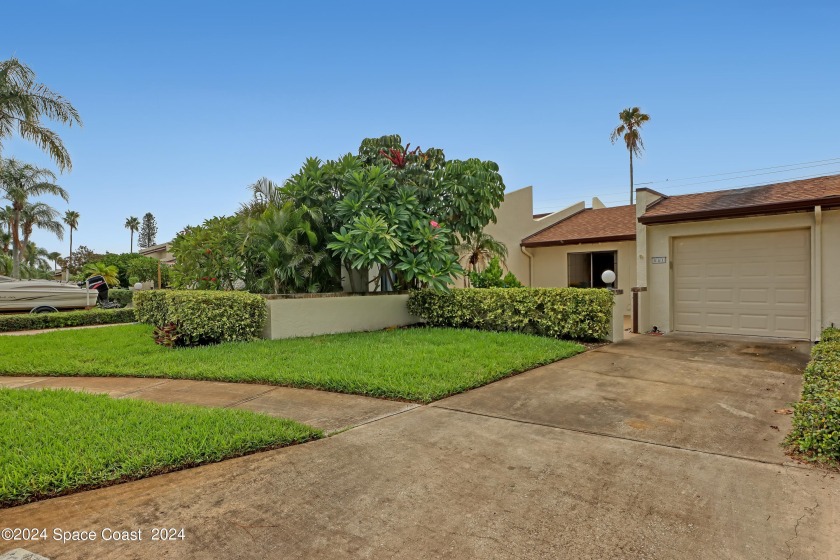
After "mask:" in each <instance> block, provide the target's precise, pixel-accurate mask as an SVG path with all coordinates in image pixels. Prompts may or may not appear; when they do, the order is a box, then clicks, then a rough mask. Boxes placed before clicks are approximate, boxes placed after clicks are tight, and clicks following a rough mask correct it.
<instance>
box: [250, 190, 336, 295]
mask: <svg viewBox="0 0 840 560" xmlns="http://www.w3.org/2000/svg"><path fill="white" fill-rule="evenodd" d="M322 223H323V216H322V214H321V211H320V210H318V209H309V208H307V207H305V206H301V207H295V205H294V204H293V203H292V202H286V203H285V204H283V205H282V206H276V205H273V204H272V205H269V206H268V207H267V208H266V209H265V210H264V211H263V212H262V213H261V214H260V215H258V216H256V217H254V218H249V219H248V220H247V231H248V233H247V237H246V240H245V249H244V253H245V256H246V259H245V260H246V263H247V265H248V266H247V267H246V268H247V271H248V273H247V276H246V283H247V284H248V285H249V286H250V287H251V288H252V289H253V288H256V291H258V292H261V293H273V294H281V293H296V292H320V291H323V289H324V288H326V287H330V288H336V287H338V286H337V282H335V281H334V279H335V278H336V275H337V272H338V270H337V269H338V267H337V266H336V263H335V260H334V259H333V258H332V256H331V255H330V253H329V252H328V251H327V250H326V248H325V247H324V244H323V243H322V240H321V239H319V237H318V231H319V230H320V229H321V228H320V226H321V225H322Z"/></svg>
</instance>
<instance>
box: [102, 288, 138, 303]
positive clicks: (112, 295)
mask: <svg viewBox="0 0 840 560" xmlns="http://www.w3.org/2000/svg"><path fill="white" fill-rule="evenodd" d="M133 297H134V290H123V289H122V288H111V289H110V290H108V299H109V300H111V301H114V302H117V303H119V304H120V305H122V306H123V307H125V306H127V305H129V304H130V303H131V300H132V298H133Z"/></svg>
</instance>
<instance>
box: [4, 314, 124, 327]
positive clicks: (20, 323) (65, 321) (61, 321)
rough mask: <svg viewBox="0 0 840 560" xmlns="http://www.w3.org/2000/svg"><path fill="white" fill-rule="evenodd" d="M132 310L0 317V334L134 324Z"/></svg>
mask: <svg viewBox="0 0 840 560" xmlns="http://www.w3.org/2000/svg"><path fill="white" fill-rule="evenodd" d="M134 320H135V319H134V311H133V310H132V309H89V310H86V311H66V312H65V311H62V312H60V313H25V314H24V313H22V314H20V315H0V332H12V331H31V330H37V329H60V328H63V327H84V326H88V325H111V324H118V323H133V322H134Z"/></svg>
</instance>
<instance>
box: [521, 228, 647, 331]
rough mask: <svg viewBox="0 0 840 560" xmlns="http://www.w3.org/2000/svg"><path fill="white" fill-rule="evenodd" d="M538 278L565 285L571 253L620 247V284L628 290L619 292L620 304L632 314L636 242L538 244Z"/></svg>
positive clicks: (542, 284) (543, 283) (543, 284)
mask: <svg viewBox="0 0 840 560" xmlns="http://www.w3.org/2000/svg"><path fill="white" fill-rule="evenodd" d="M531 251H532V252H533V254H534V265H533V266H534V279H533V286H534V287H537V288H564V287H566V286H568V285H569V267H568V254H569V253H590V252H593V251H617V252H618V270H616V271H615V273H616V277H617V284H618V285H617V286H616V288H618V289H620V290H623V291H624V293H623V294H621V295H618V296H616V305H617V306H618V308H619V309H621V310H622V312H623V313H624V315H630V313H631V307H630V288H632V287H633V286H634V285H635V281H636V243H635V241H617V242H611V243H585V244H579V245H564V246H558V247H534V248H533V249H531Z"/></svg>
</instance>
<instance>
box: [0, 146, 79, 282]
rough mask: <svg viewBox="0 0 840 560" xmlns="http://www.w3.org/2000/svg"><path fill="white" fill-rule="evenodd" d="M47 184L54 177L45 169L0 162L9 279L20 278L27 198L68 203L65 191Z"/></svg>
mask: <svg viewBox="0 0 840 560" xmlns="http://www.w3.org/2000/svg"><path fill="white" fill-rule="evenodd" d="M51 181H55V174H54V173H53V172H52V171H50V170H49V169H43V168H40V167H35V166H34V165H31V164H28V163H22V162H20V161H18V160H16V159H6V160H2V165H0V191H2V193H3V197H4V198H6V199H8V200H9V201H10V202H11V203H12V259H13V260H14V268H13V269H12V275H13V276H14V277H15V278H19V277H20V249H21V239H20V233H21V225H22V224H21V220H22V216H21V213H22V212H23V210H24V208H25V207H26V205H27V203H28V201H29V198H30V197H34V196H40V195H43V194H51V195H55V196H60V197H61V198H63V199H64V200H69V199H70V196H69V195H68V194H67V191H65V190H64V189H63V188H61V187H59V186H58V185H56V184H55V183H53V182H51Z"/></svg>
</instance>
